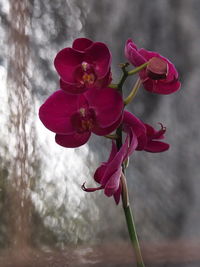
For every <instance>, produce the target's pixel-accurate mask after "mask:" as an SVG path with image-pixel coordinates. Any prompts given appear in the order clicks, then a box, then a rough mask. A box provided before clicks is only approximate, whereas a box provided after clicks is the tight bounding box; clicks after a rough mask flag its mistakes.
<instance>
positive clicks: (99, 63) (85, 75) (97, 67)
mask: <svg viewBox="0 0 200 267" xmlns="http://www.w3.org/2000/svg"><path fill="white" fill-rule="evenodd" d="M54 65H55V68H56V70H57V72H58V74H59V75H60V78H61V79H60V88H61V89H63V90H64V91H66V92H68V93H72V94H80V93H83V92H85V91H87V90H88V89H90V88H93V87H95V88H97V87H98V88H102V87H107V86H108V84H109V83H110V82H111V71H110V65H111V53H110V51H109V49H108V47H107V46H106V45H105V44H104V43H101V42H92V41H91V40H89V39H87V38H78V39H76V40H75V41H74V42H73V45H72V48H71V47H67V48H64V49H62V50H61V51H60V52H59V53H58V54H57V55H56V57H55V60H54Z"/></svg>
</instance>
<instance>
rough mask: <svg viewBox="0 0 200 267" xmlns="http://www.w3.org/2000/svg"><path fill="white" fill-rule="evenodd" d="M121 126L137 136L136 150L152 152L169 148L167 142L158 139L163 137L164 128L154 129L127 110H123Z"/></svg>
mask: <svg viewBox="0 0 200 267" xmlns="http://www.w3.org/2000/svg"><path fill="white" fill-rule="evenodd" d="M122 123H123V128H124V130H125V131H130V130H131V131H132V132H134V134H135V135H136V137H137V140H138V145H137V147H136V150H145V151H148V152H152V153H157V152H164V151H166V150H168V149H169V144H167V143H165V142H162V141H160V140H162V139H164V134H165V132H166V128H165V127H163V125H162V124H161V123H160V125H161V129H160V130H158V131H156V130H155V129H154V128H153V127H152V126H150V125H149V124H146V123H143V122H142V121H141V120H140V119H138V118H137V117H136V116H134V115H133V114H132V113H130V112H128V111H124V117H123V122H122Z"/></svg>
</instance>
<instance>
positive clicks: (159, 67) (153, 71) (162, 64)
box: [146, 57, 168, 80]
mask: <svg viewBox="0 0 200 267" xmlns="http://www.w3.org/2000/svg"><path fill="white" fill-rule="evenodd" d="M146 72H147V75H148V77H149V78H151V79H152V80H161V79H166V77H167V74H168V64H167V62H166V61H165V60H163V59H161V58H159V57H152V58H151V59H150V60H149V63H148V65H147V68H146Z"/></svg>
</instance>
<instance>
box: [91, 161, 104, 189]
mask: <svg viewBox="0 0 200 267" xmlns="http://www.w3.org/2000/svg"><path fill="white" fill-rule="evenodd" d="M106 168H107V163H105V162H103V163H102V164H101V166H100V167H98V168H97V169H96V171H95V173H94V180H95V181H96V182H97V183H99V184H100V183H101V180H102V177H103V176H104V173H105V171H106Z"/></svg>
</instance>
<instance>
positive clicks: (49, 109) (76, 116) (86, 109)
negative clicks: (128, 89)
mask: <svg viewBox="0 0 200 267" xmlns="http://www.w3.org/2000/svg"><path fill="white" fill-rule="evenodd" d="M39 117H40V120H41V121H42V123H43V124H44V125H45V126H46V127H47V128H48V129H49V130H51V131H53V132H55V133H56V138H55V139H56V142H57V143H58V144H59V145H61V146H64V147H79V146H81V145H83V144H85V143H86V142H87V141H88V139H89V138H90V135H91V133H94V134H96V135H100V136H101V135H107V134H109V133H111V132H112V131H114V130H115V129H116V128H117V127H118V126H119V124H120V123H121V120H122V118H123V100H122V97H121V95H120V93H119V92H117V91H116V90H114V89H112V88H104V89H101V90H98V89H96V88H93V89H92V90H89V91H87V92H86V93H84V94H81V95H73V94H67V93H66V92H64V91H63V90H58V91H56V92H55V93H53V94H52V95H51V96H50V97H49V98H48V99H47V100H46V101H45V103H44V104H43V105H42V106H41V107H40V110H39Z"/></svg>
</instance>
